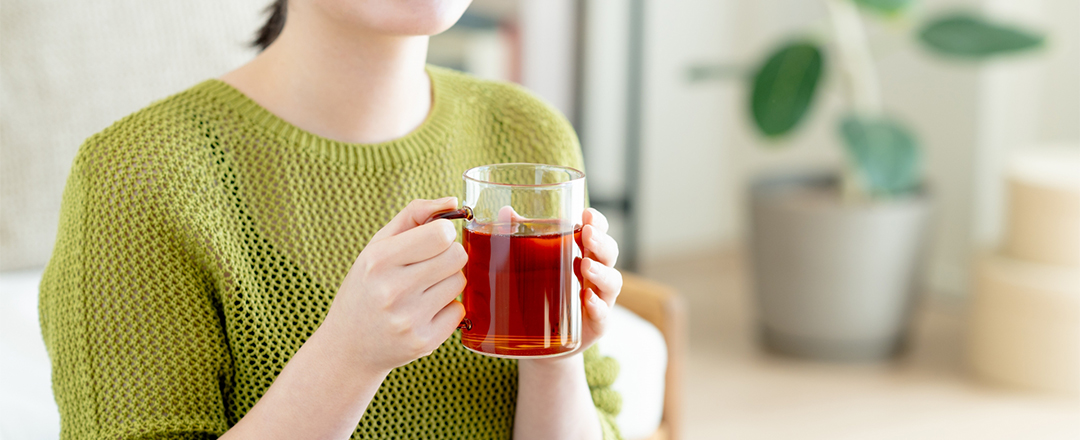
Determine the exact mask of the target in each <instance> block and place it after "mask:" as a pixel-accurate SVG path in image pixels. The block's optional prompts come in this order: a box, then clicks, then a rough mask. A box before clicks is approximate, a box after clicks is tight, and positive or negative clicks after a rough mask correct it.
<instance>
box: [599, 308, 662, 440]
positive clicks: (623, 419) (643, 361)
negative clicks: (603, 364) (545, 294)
mask: <svg viewBox="0 0 1080 440" xmlns="http://www.w3.org/2000/svg"><path fill="white" fill-rule="evenodd" d="M608 319H610V320H611V321H610V323H609V327H608V330H607V332H608V333H607V335H605V336H604V338H603V339H601V340H600V342H598V343H597V345H598V346H599V351H600V353H601V354H603V355H605V356H611V357H613V358H615V360H617V361H619V376H618V377H617V378H616V379H615V383H614V384H612V386H611V387H612V389H614V390H615V391H618V392H619V394H622V401H623V404H622V412H620V413H619V415H618V417H616V422H617V423H618V425H619V430H620V431H621V432H622V435H623V438H625V439H626V440H640V439H644V438H648V437H649V436H650V435H651V434H652V433H653V432H655V431H656V429H657V428H658V427H659V426H660V417H661V416H662V415H663V411H664V377H665V373H666V372H667V344H666V343H664V336H663V335H662V334H661V333H660V330H658V329H657V328H656V327H655V326H653V325H652V324H651V323H650V322H649V321H646V320H644V319H642V318H641V317H639V316H637V315H635V314H634V313H633V312H631V311H630V310H627V309H626V308H624V307H622V306H619V305H615V308H614V309H612V311H611V314H610V315H608Z"/></svg>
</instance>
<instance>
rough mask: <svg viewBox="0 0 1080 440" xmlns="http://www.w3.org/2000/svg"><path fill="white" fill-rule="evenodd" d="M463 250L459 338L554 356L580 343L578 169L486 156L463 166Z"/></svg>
mask: <svg viewBox="0 0 1080 440" xmlns="http://www.w3.org/2000/svg"><path fill="white" fill-rule="evenodd" d="M462 178H463V179H464V180H465V200H464V202H463V203H462V208H461V209H456V210H452V211H444V212H440V213H436V214H434V215H432V216H431V218H429V219H428V221H429V222H430V221H432V220H435V219H440V218H445V219H464V220H465V225H464V227H463V228H462V237H461V244H462V246H464V248H465V251H466V252H467V253H468V254H469V262H468V263H467V264H466V265H465V269H464V273H465V278H466V279H467V280H468V282H467V284H466V286H465V290H464V292H462V299H461V302H462V304H464V305H465V319H463V320H462V321H461V325H460V326H459V328H460V329H461V343H462V345H464V346H465V348H467V349H469V350H472V351H474V352H477V353H480V354H483V355H487V356H495V357H502V358H541V357H554V356H559V355H562V354H566V353H569V352H571V351H574V349H576V348H577V347H578V345H580V344H581V278H580V263H581V255H582V246H581V225H582V219H581V215H582V213H583V212H584V210H585V173H583V172H581V171H578V170H575V169H573V168H567V167H560V166H554V165H540V164H530V163H507V164H495V165H484V166H479V167H476V168H472V169H470V170H468V171H465V173H464V174H462Z"/></svg>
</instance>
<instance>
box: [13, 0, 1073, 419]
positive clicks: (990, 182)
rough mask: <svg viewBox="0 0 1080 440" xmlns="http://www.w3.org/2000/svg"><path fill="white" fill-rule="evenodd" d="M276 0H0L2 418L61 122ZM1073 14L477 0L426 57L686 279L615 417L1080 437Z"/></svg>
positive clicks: (41, 247) (100, 113)
mask: <svg viewBox="0 0 1080 440" xmlns="http://www.w3.org/2000/svg"><path fill="white" fill-rule="evenodd" d="M268 3H269V2H268V1H266V0H242V1H233V2H224V3H222V2H211V1H207V0H197V1H187V2H175V1H171V2H140V1H135V0H108V1H102V2H93V3H86V4H82V3H80V4H73V3H71V2H62V1H57V0H34V1H29V0H4V3H3V7H2V9H0V13H2V22H0V25H2V28H0V87H2V89H0V90H2V95H0V108H2V118H0V152H2V154H0V161H2V162H0V171H2V175H0V185H2V186H0V196H2V199H0V201H2V204H0V209H2V211H0V270H2V271H3V272H2V277H3V288H4V291H3V292H0V304H2V307H0V332H2V333H0V396H6V397H0V437H3V438H5V439H6V438H11V439H23V438H35V439H36V438H55V436H56V432H57V428H56V423H57V416H56V415H55V407H54V406H52V401H51V394H49V390H48V371H47V368H48V364H47V359H46V358H45V353H44V348H43V346H42V344H41V337H40V334H39V333H38V330H37V315H36V296H35V294H34V293H33V292H34V291H36V278H35V277H36V276H39V274H40V270H41V267H42V266H43V265H44V264H45V262H47V260H48V256H49V254H50V252H51V250H52V243H53V240H54V239H55V232H56V225H57V220H58V217H57V215H58V212H59V206H60V196H61V193H62V190H63V185H64V182H65V179H66V175H67V172H68V169H69V167H70V164H71V160H72V158H73V157H74V154H75V152H76V151H77V149H78V146H79V145H80V143H81V142H82V140H83V139H85V138H86V137H88V136H90V135H91V134H93V133H95V132H98V131H100V130H102V129H103V128H105V127H107V126H108V125H109V124H111V123H112V122H113V121H115V120H117V119H119V118H121V117H123V116H124V115H126V114H129V113H131V112H133V111H135V110H138V109H140V108H142V107H144V106H146V105H148V104H149V103H150V102H152V101H153V100H155V99H159V98H162V97H165V96H168V95H170V94H173V93H176V92H179V91H181V90H184V89H186V88H187V87H190V86H192V85H194V84H196V83H198V82H200V81H201V80H204V79H206V78H209V77H215V76H219V75H221V74H222V73H224V72H226V71H228V70H230V69H232V68H234V67H236V66H239V65H240V64H242V63H244V62H245V61H246V60H248V59H250V58H251V57H252V56H253V55H254V54H255V52H254V50H253V49H251V48H250V46H249V44H248V42H249V41H250V40H251V38H252V36H253V34H254V32H255V30H256V29H257V28H258V27H259V26H260V25H261V23H262V21H263V20H264V15H263V14H262V11H263V9H264V8H265V7H266V6H267V4H268ZM1078 29H1080V2H1077V1H1076V0H1028V1H1022V2H1021V1H1008V0H912V1H906V0H858V1H856V0H813V1H811V0H680V1H659V0H474V2H473V6H472V7H470V9H469V11H468V12H467V13H466V16H465V17H464V18H463V19H462V20H461V21H460V22H459V23H458V25H456V26H455V27H454V28H452V29H450V30H449V31H447V32H446V33H444V34H442V35H439V36H436V37H433V38H432V40H431V45H430V52H429V62H431V63H432V64H437V65H443V66H448V67H452V68H455V69H460V70H464V71H467V72H470V73H473V74H475V75H477V76H481V77H485V78H490V79H496V80H502V81H512V82H517V83H520V84H521V85H522V86H524V87H526V88H528V89H530V90H532V91H533V92H535V93H536V94H538V95H540V96H541V97H543V98H544V99H545V100H547V101H548V102H550V103H552V104H553V105H554V106H555V107H557V108H558V109H559V110H561V111H562V112H563V113H564V114H565V115H566V116H567V118H568V119H569V120H570V121H571V122H572V123H573V124H574V126H575V128H576V129H577V131H578V135H579V137H580V139H581V144H582V148H583V150H584V152H585V158H586V172H587V174H588V181H589V191H590V200H591V202H592V204H593V206H594V207H597V208H598V209H600V210H601V211H603V212H604V213H605V214H607V216H608V217H609V218H610V219H611V221H612V228H613V229H612V233H613V235H614V236H615V237H616V239H617V240H619V242H620V246H621V248H622V256H621V257H620V258H621V261H620V264H621V265H622V267H623V269H624V270H626V271H627V272H633V273H637V274H640V275H643V276H644V277H646V278H648V279H651V280H652V281H654V282H658V283H659V285H660V286H663V289H665V290H664V291H670V292H675V299H672V300H671V302H669V303H664V304H668V305H667V306H663V305H661V306H658V307H669V306H670V307H671V308H672V311H669V312H670V313H668V314H666V315H664V316H667V317H669V318H670V319H669V320H670V321H672V322H666V323H665V322H660V323H658V322H656V321H653V324H654V325H655V326H657V327H659V330H660V332H661V333H662V334H663V336H664V338H665V340H664V342H663V343H666V346H664V345H661V346H660V348H658V350H660V351H661V352H662V353H661V354H660V355H659V356H660V357H661V358H665V356H666V358H665V359H666V365H660V367H659V368H660V370H659V371H660V372H659V373H655V372H654V373H642V374H653V375H654V376H655V375H656V374H659V377H660V378H661V379H659V380H660V381H661V382H664V385H666V386H668V387H669V388H671V389H669V391H668V392H667V393H666V394H665V393H663V392H662V393H660V394H659V395H652V396H651V397H649V398H651V399H654V400H655V399H664V400H665V401H664V406H663V409H662V411H664V412H665V413H664V415H663V417H664V419H663V420H664V422H663V423H665V424H666V426H667V429H666V430H662V431H663V432H660V431H655V430H656V425H655V424H654V425H653V426H651V427H645V428H637V427H635V428H633V429H634V430H636V431H634V432H633V433H632V434H633V436H631V435H627V437H628V438H647V437H648V436H649V435H653V436H654V437H652V438H661V437H655V436H656V435H663V436H667V438H686V439H712V438H738V439H774V438H814V439H818V438H820V439H843V438H852V439H856V438H857V439H863V438H875V439H882V438H898V439H899V438H904V439H906V438H949V439H958V438H979V439H987V438H1002V439H1006V438H1007V439H1012V438H1025V439H1031V438H1045V439H1076V438H1080V398H1078V391H1077V390H1078V385H1077V384H1078V382H1080V380H1078V379H1080V362H1078V359H1080V355H1078V351H1080V232H1078V231H1080V183H1078V180H1080V31H1078ZM28 292H29V293H28ZM683 311H684V312H685V313H683ZM668 326H669V327H668ZM680 329H683V330H686V331H685V332H684V331H682V330H680ZM665 347H666V348H665ZM664 368H666V370H664ZM630 369H631V370H634V369H633V368H630ZM625 370H626V367H624V371H625ZM643 380H645V379H643ZM672 387H674V388H678V390H677V391H678V392H673V391H672V390H674V388H672ZM26 396H33V397H31V398H27V397H26ZM633 397H634V394H633V393H632V392H631V393H630V394H629V397H627V393H626V392H624V400H625V401H626V404H625V407H626V408H628V409H632V410H633V411H636V409H633V408H632V407H633V406H634V405H633V403H632V402H631V401H630V400H632V398H633ZM28 399H29V400H28ZM654 406H656V405H654ZM654 411H660V409H654ZM650 417H651V418H650ZM658 418H659V416H655V417H653V416H647V417H646V416H643V420H644V419H648V420H652V419H658ZM620 420H622V419H620ZM620 423H622V422H621V421H620ZM658 423H659V422H658ZM634 436H636V437H634Z"/></svg>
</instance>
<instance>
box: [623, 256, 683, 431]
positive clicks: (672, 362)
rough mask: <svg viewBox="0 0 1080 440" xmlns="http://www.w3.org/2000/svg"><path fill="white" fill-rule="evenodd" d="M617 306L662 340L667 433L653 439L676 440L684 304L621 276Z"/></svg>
mask: <svg viewBox="0 0 1080 440" xmlns="http://www.w3.org/2000/svg"><path fill="white" fill-rule="evenodd" d="M617 302H618V304H619V305H621V306H623V307H625V308H626V309H628V310H630V311H631V312H634V314H635V315H638V316H640V317H641V318H643V319H645V320H646V321H649V322H650V323H651V324H652V325H654V326H656V328H657V329H659V330H660V333H661V334H662V335H663V336H664V342H665V343H666V344H667V352H668V353H667V355H668V356H667V357H668V364H667V373H666V375H665V379H664V414H663V415H662V416H661V424H660V431H666V433H661V432H658V435H659V437H657V436H654V437H653V438H662V439H666V440H678V439H679V438H680V434H681V430H682V429H681V428H682V377H683V376H682V374H683V363H684V361H685V356H686V346H687V315H686V301H685V299H684V298H683V297H682V296H681V295H680V294H679V293H678V292H676V291H675V290H674V289H672V288H671V287H668V286H665V285H663V284H660V283H657V282H655V281H650V280H648V279H645V278H642V277H640V276H637V275H634V274H631V273H627V272H623V288H622V292H621V293H620V294H619V299H618V301H617ZM664 434H666V435H664Z"/></svg>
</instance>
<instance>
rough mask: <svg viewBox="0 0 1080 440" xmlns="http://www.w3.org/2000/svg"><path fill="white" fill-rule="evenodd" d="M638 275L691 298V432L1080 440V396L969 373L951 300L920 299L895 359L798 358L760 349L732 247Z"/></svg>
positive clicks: (692, 437) (705, 435)
mask: <svg viewBox="0 0 1080 440" xmlns="http://www.w3.org/2000/svg"><path fill="white" fill-rule="evenodd" d="M642 272H643V273H644V274H645V275H646V276H648V277H650V278H653V279H656V280H659V281H662V282H664V283H667V284H669V285H671V286H674V287H676V288H678V289H679V290H680V291H681V292H682V293H683V294H685V295H686V297H687V299H688V302H689V305H690V315H691V322H690V333H691V341H690V354H689V359H688V365H687V371H686V390H685V391H686V402H685V403H686V417H687V426H686V430H685V432H686V434H687V436H686V439H687V440H696V439H740V440H743V439H747V440H749V439H830V440H837V439H980V440H982V439H1074V440H1075V439H1080V401H1078V400H1076V399H1071V398H1062V397H1049V396H1040V395H1031V394H1026V393H1023V392H1018V391H1011V390H1005V389H1001V388H995V387H992V386H988V385H985V384H981V383H978V382H976V381H974V380H972V379H970V378H969V377H968V376H966V375H965V371H964V368H963V362H962V349H963V339H962V329H963V325H962V318H961V315H962V314H961V313H959V312H957V311H956V309H957V308H956V307H946V306H941V305H937V306H932V305H928V306H923V307H920V311H919V312H918V313H917V316H916V319H915V325H914V329H915V330H914V331H915V334H914V335H915V336H914V338H913V340H912V341H913V342H912V345H911V349H910V350H909V351H908V352H907V354H905V355H904V356H902V357H901V358H900V359H898V360H896V361H894V362H890V363H880V364H869V365H867V364H827V363H818V362H809V361H800V360H793V359H790V358H780V357H776V356H772V355H768V354H764V353H762V352H761V351H760V350H759V349H758V348H757V346H756V345H755V343H754V332H753V329H754V327H753V316H752V307H751V304H750V298H749V296H748V289H747V287H746V283H745V281H746V277H745V276H744V275H743V274H744V273H745V272H744V263H743V261H742V259H741V258H740V257H739V256H738V253H736V252H720V251H718V252H715V253H711V254H706V255H700V256H695V257H688V258H683V259H679V260H665V261H660V262H654V263H651V264H648V265H646V266H645V267H644V268H643V270H642ZM950 309H952V310H950Z"/></svg>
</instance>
